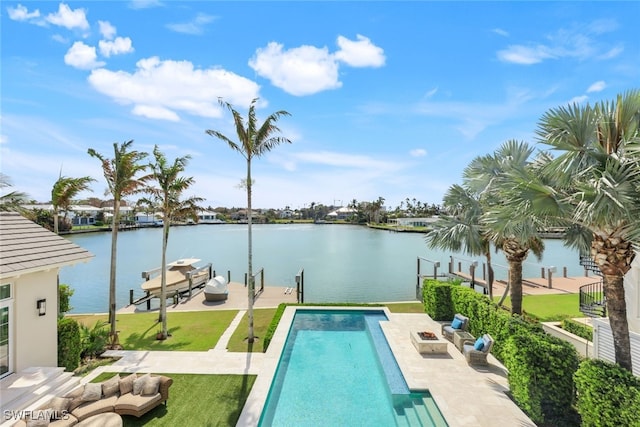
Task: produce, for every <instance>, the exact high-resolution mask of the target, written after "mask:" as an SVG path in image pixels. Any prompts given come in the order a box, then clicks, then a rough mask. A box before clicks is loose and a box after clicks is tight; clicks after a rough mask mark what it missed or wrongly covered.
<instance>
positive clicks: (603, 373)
mask: <svg viewBox="0 0 640 427" xmlns="http://www.w3.org/2000/svg"><path fill="white" fill-rule="evenodd" d="M574 380H575V384H576V391H577V395H578V402H577V408H578V412H579V413H580V415H581V416H582V426H583V427H619V426H629V427H638V426H640V378H637V377H635V376H634V375H633V374H632V373H631V372H629V371H627V370H626V369H623V368H621V367H620V366H619V365H616V364H613V363H609V362H605V361H602V360H597V359H589V360H585V361H583V362H582V363H581V364H580V367H579V368H578V371H577V372H576V373H575V376H574Z"/></svg>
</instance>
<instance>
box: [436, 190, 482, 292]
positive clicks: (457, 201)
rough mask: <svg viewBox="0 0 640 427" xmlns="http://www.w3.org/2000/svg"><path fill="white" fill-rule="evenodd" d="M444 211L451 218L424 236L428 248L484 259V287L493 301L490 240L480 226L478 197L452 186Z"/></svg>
mask: <svg viewBox="0 0 640 427" xmlns="http://www.w3.org/2000/svg"><path fill="white" fill-rule="evenodd" d="M443 202H444V207H445V208H446V209H447V212H449V213H450V214H451V215H442V216H440V218H438V220H437V221H436V222H435V223H434V224H433V226H432V229H431V230H430V231H429V232H427V234H426V236H425V239H426V241H427V245H428V246H429V247H430V248H437V249H444V250H450V251H463V252H465V253H466V254H468V255H472V256H476V255H483V256H485V257H486V259H487V270H488V271H487V275H488V277H487V287H488V290H489V299H493V279H494V273H493V266H492V265H491V240H489V236H488V233H487V231H486V230H485V229H484V228H483V227H482V225H481V224H480V218H481V216H482V213H483V208H482V205H481V204H480V199H479V197H478V195H476V194H472V193H471V192H470V191H469V190H467V189H465V188H463V187H462V186H460V185H457V184H455V185H452V186H451V187H450V188H449V189H448V190H447V192H446V193H445V195H444V199H443Z"/></svg>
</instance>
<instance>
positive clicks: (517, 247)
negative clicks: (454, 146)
mask: <svg viewBox="0 0 640 427" xmlns="http://www.w3.org/2000/svg"><path fill="white" fill-rule="evenodd" d="M532 154H533V149H532V148H531V147H530V146H529V145H528V144H526V143H524V142H518V141H514V140H510V141H507V142H505V143H504V144H502V145H501V146H500V147H499V148H498V149H497V150H496V151H495V152H494V154H490V155H485V156H480V157H477V158H475V159H474V160H472V161H471V163H470V164H469V165H468V166H467V167H466V168H465V170H464V172H463V177H464V182H465V186H466V187H467V188H468V189H469V190H470V191H471V192H472V193H475V194H478V195H479V198H480V202H481V205H482V207H483V213H482V215H481V217H480V220H479V223H480V224H481V225H482V227H483V229H484V232H485V233H486V236H487V237H488V238H489V240H491V241H492V242H493V244H494V245H495V246H496V248H498V249H500V250H502V252H503V253H504V255H505V258H506V259H507V262H508V263H509V287H510V296H511V312H512V313H514V314H521V313H522V263H523V262H524V260H525V259H526V258H527V256H528V254H529V252H532V253H533V254H534V255H535V256H536V257H538V259H539V258H540V257H541V256H542V252H543V251H544V243H543V241H542V239H541V238H540V232H539V230H541V229H543V228H545V223H544V220H543V219H542V218H541V217H539V216H537V215H535V214H534V212H532V211H530V212H529V214H528V215H514V213H513V206H514V203H515V202H514V200H518V198H519V197H520V195H521V191H522V190H521V188H519V187H518V186H517V185H515V184H514V183H515V182H516V181H517V180H521V181H523V182H528V181H530V180H533V179H535V177H536V176H537V173H538V172H539V171H538V170H537V167H538V166H537V165H538V164H539V163H538V162H536V161H533V160H530V158H531V156H532Z"/></svg>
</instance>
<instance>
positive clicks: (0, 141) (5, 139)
mask: <svg viewBox="0 0 640 427" xmlns="http://www.w3.org/2000/svg"><path fill="white" fill-rule="evenodd" d="M8 142H9V137H8V136H7V135H4V134H3V135H0V144H6V143H8Z"/></svg>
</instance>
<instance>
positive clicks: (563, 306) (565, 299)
mask: <svg viewBox="0 0 640 427" xmlns="http://www.w3.org/2000/svg"><path fill="white" fill-rule="evenodd" d="M498 299H499V298H495V300H496V301H497V300H498ZM504 305H505V306H507V307H511V300H510V299H509V298H507V299H506V300H505V301H504ZM522 309H523V310H524V312H525V313H526V314H528V315H529V316H531V317H534V318H536V319H538V320H539V321H541V322H551V321H555V320H562V319H566V318H573V317H585V315H584V314H583V313H582V312H581V311H580V295H579V294H551V295H524V296H523V297H522Z"/></svg>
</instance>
